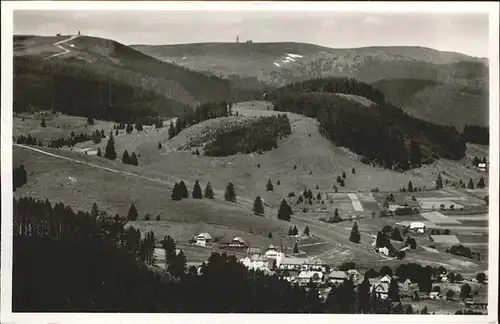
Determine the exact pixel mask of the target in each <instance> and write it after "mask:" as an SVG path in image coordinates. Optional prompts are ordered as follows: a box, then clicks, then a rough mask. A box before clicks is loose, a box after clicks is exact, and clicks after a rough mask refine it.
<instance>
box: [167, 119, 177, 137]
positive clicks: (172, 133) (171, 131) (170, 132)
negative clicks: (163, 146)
mask: <svg viewBox="0 0 500 324" xmlns="http://www.w3.org/2000/svg"><path fill="white" fill-rule="evenodd" d="M175 135H177V133H176V131H175V125H174V123H173V122H172V121H170V127H169V128H168V139H172V138H174V136H175Z"/></svg>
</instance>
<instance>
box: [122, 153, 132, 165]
mask: <svg viewBox="0 0 500 324" xmlns="http://www.w3.org/2000/svg"><path fill="white" fill-rule="evenodd" d="M122 162H123V164H130V156H129V155H128V152H127V150H125V152H123V155H122Z"/></svg>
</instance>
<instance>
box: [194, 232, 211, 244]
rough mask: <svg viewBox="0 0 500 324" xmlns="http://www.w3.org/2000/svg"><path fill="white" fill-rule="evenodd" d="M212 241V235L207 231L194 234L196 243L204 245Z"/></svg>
mask: <svg viewBox="0 0 500 324" xmlns="http://www.w3.org/2000/svg"><path fill="white" fill-rule="evenodd" d="M211 241H212V236H211V235H210V234H208V233H200V234H198V235H197V236H196V244H197V245H201V246H205V245H207V243H209V242H211Z"/></svg>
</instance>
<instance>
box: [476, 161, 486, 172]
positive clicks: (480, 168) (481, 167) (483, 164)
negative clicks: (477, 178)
mask: <svg viewBox="0 0 500 324" xmlns="http://www.w3.org/2000/svg"><path fill="white" fill-rule="evenodd" d="M477 168H478V169H479V171H486V168H487V165H486V163H478V165H477Z"/></svg>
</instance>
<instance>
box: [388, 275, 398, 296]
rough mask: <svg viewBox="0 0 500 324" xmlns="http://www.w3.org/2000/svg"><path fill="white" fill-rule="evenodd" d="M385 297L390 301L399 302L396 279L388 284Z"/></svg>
mask: <svg viewBox="0 0 500 324" xmlns="http://www.w3.org/2000/svg"><path fill="white" fill-rule="evenodd" d="M387 295H388V297H389V298H390V299H391V301H393V302H398V301H399V284H398V280H397V279H392V280H391V283H390V284H389V292H388V294H387Z"/></svg>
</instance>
